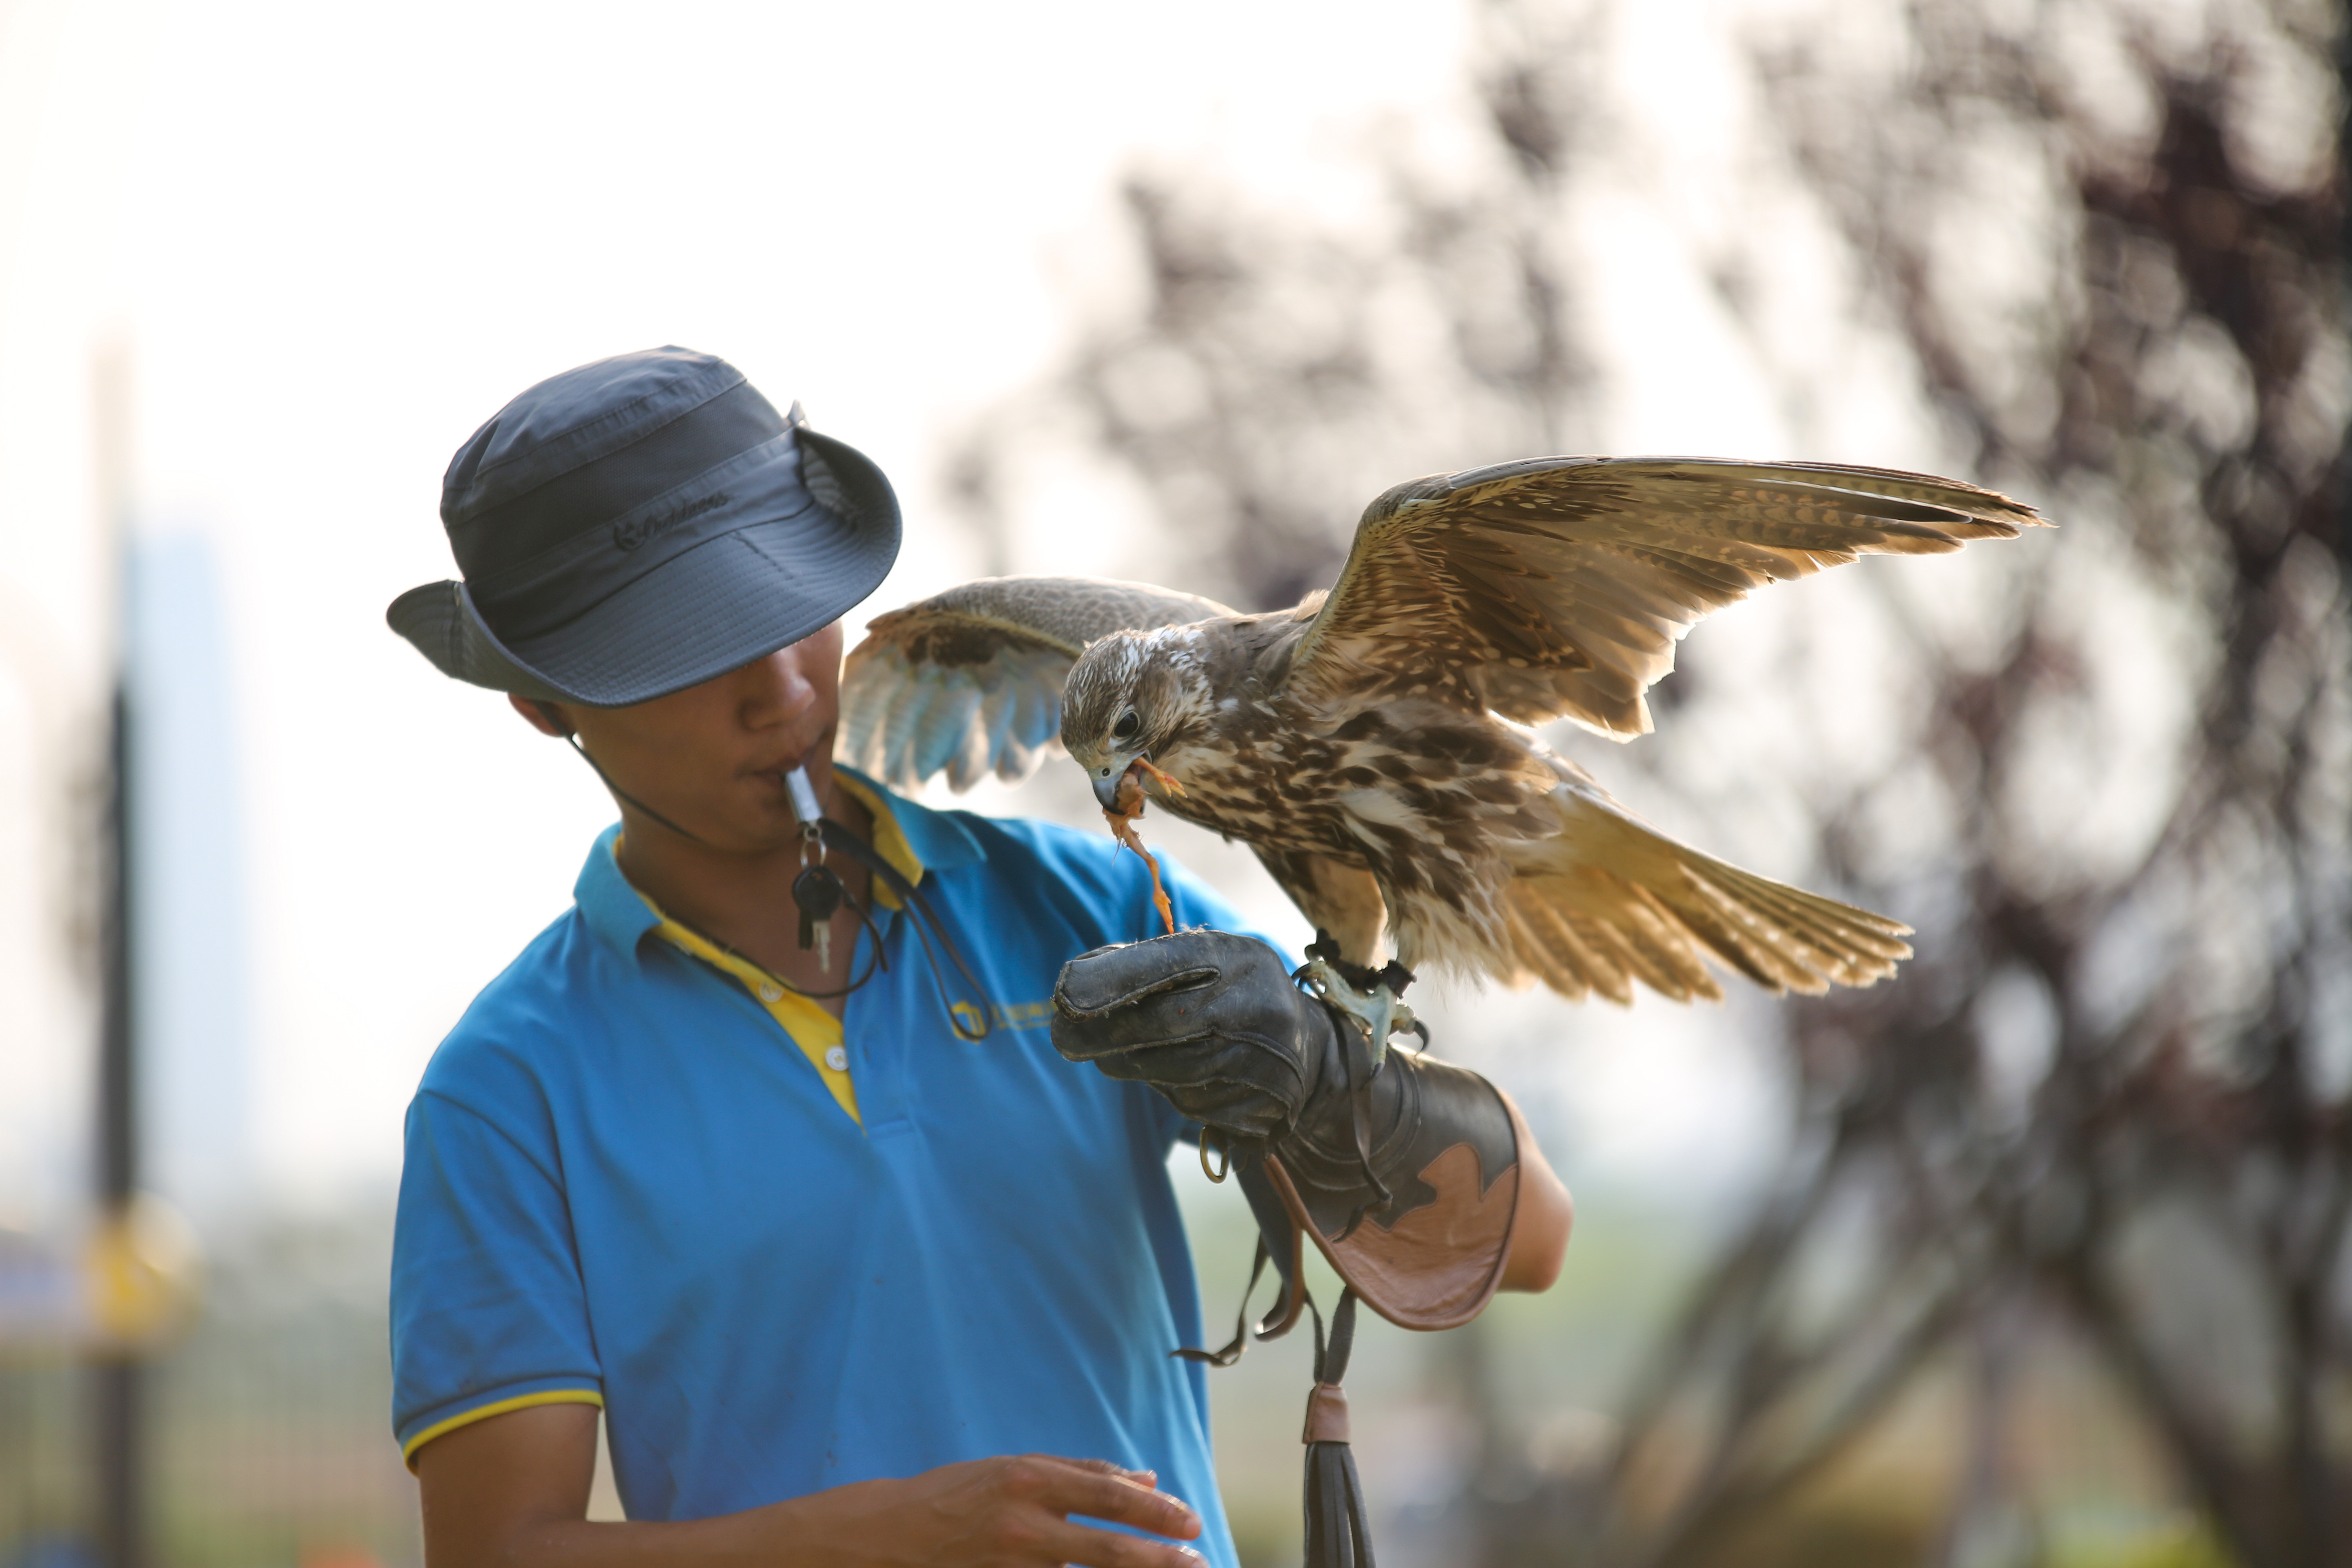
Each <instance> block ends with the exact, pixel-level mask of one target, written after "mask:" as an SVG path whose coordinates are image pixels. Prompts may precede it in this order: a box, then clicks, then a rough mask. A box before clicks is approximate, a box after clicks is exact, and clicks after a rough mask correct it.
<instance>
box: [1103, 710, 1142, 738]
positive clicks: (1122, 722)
mask: <svg viewBox="0 0 2352 1568" xmlns="http://www.w3.org/2000/svg"><path fill="white" fill-rule="evenodd" d="M1142 728H1143V721H1142V720H1141V719H1140V718H1139V717H1137V715H1136V711H1135V710H1134V709H1132V708H1130V709H1129V710H1127V711H1126V712H1124V713H1122V714H1120V715H1119V716H1118V723H1116V724H1114V725H1112V726H1111V730H1110V738H1111V739H1112V740H1114V741H1132V740H1134V739H1135V732H1136V731H1138V730H1140V729H1142Z"/></svg>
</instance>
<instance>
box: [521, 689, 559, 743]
mask: <svg viewBox="0 0 2352 1568" xmlns="http://www.w3.org/2000/svg"><path fill="white" fill-rule="evenodd" d="M507 700H508V701H509V702H510V703H512V704H513V705H514V710H515V711H516V712H518V713H520V714H521V715H522V716H523V718H524V720H525V721H527V722H528V723H529V724H530V727H531V728H532V729H534V730H536V731H539V732H540V733H541V734H542V735H552V736H554V737H555V738H556V739H557V740H559V741H561V740H563V739H565V738H567V737H568V736H570V735H571V733H572V726H571V725H570V724H568V723H566V722H564V719H563V710H562V709H561V708H558V707H557V706H556V705H555V704H554V703H552V702H548V701H543V700H541V699H539V698H536V697H517V696H516V695H515V694H514V693H513V692H511V691H509V692H508V693H507Z"/></svg>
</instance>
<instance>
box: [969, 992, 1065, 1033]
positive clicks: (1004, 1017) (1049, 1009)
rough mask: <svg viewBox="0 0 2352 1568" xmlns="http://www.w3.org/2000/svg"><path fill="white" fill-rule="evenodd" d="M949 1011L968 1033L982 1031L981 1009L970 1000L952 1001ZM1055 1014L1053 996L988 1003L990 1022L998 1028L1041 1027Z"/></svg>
mask: <svg viewBox="0 0 2352 1568" xmlns="http://www.w3.org/2000/svg"><path fill="white" fill-rule="evenodd" d="M948 1011H949V1012H950V1013H952V1014H954V1015H955V1020H956V1022H957V1023H959V1024H961V1025H962V1026H963V1032H964V1033H965V1034H967V1035H976V1034H978V1033H980V1022H981V1019H980V1009H979V1008H978V1007H975V1006H973V1005H971V1003H969V1002H955V1003H950V1005H949V1006H948ZM1053 1016H1054V1003H1053V1000H1052V998H1050V997H1049V998H1047V999H1046V1000H1045V1001H1043V1002H1014V1003H1012V1004H1009V1005H1008V1004H1005V1003H1003V1002H992V1003H990V1004H989V1005H988V1022H989V1024H990V1026H992V1027H993V1028H998V1029H1040V1028H1043V1027H1045V1025H1046V1024H1047V1023H1049V1022H1050V1021H1051V1020H1052V1019H1053Z"/></svg>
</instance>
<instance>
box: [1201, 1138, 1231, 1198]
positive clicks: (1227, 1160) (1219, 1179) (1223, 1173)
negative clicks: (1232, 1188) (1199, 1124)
mask: <svg viewBox="0 0 2352 1568" xmlns="http://www.w3.org/2000/svg"><path fill="white" fill-rule="evenodd" d="M1212 1138H1213V1139H1215V1140H1216V1141H1217V1154H1218V1156H1219V1163H1218V1165H1217V1168H1216V1169H1215V1170H1211V1169H1209V1140H1210V1139H1212ZM1233 1169H1234V1146H1233V1145H1232V1144H1230V1143H1228V1142H1225V1135H1224V1134H1223V1133H1222V1132H1220V1131H1217V1130H1216V1129H1215V1128H1213V1127H1203V1128H1202V1129H1201V1174H1202V1175H1204V1176H1206V1177H1208V1178H1209V1180H1210V1181H1211V1182H1213V1183H1215V1184H1219V1185H1223V1183H1224V1180H1225V1178H1226V1177H1227V1176H1229V1175H1231V1174H1232V1173H1233Z"/></svg>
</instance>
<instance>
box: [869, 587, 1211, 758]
mask: <svg viewBox="0 0 2352 1568" xmlns="http://www.w3.org/2000/svg"><path fill="white" fill-rule="evenodd" d="M1231 614H1233V612H1232V611H1231V610H1228V609H1226V608H1225V607H1224V606H1223V605H1220V604H1217V603H1215V602H1214V601H1213V600H1209V599H1202V598H1198V597H1196V596H1194V595H1191V594H1177V593H1171V592H1170V591H1169V590H1167V589H1165V588H1155V587H1152V586H1150V584H1144V583H1114V582H1108V581H1106V580H1104V579H1102V578H1098V577H984V578H982V579H981V580H980V581H979V582H977V583H966V584H962V585H961V587H955V588H950V589H949V590H948V591H947V592H946V593H944V594H935V595H932V596H931V597H929V598H928V599H923V600H920V601H919V602H917V603H915V604H912V605H908V606H906V608H904V609H899V610H892V611H890V612H889V613H888V614H887V615H882V616H876V617H875V618H874V620H873V621H872V623H871V624H869V625H868V626H866V640H865V641H864V642H861V643H859V644H858V645H857V647H856V648H854V649H852V650H851V652H850V655H849V658H847V659H846V660H845V661H844V662H843V665H842V672H841V730H840V737H839V741H838V742H837V746H836V750H837V751H838V752H839V754H840V756H841V758H842V759H843V760H844V761H845V762H847V763H849V764H850V765H851V766H853V767H856V768H859V769H862V770H863V771H865V772H866V773H870V774H872V775H873V776H874V777H876V778H877V779H880V780H881V781H882V782H883V783H885V784H888V785H889V786H890V787H891V788H893V789H898V790H912V789H919V788H920V787H921V786H922V785H923V784H925V783H926V782H928V781H929V779H930V778H931V776H932V775H933V774H935V773H939V772H940V770H941V769H945V770H946V772H947V775H948V784H949V785H950V787H951V788H954V789H959V790H961V789H969V788H971V786H972V785H973V784H977V783H978V782H979V781H980V779H981V776H982V774H984V773H991V772H993V773H995V774H996V775H997V776H998V777H999V778H1002V779H1004V780H1006V781H1008V782H1016V781H1018V780H1021V779H1024V778H1026V777H1027V776H1028V775H1029V774H1030V773H1032V772H1034V771H1035V769H1036V766H1037V764H1038V763H1039V762H1040V761H1042V760H1043V758H1044V757H1045V753H1046V752H1048V751H1050V750H1053V749H1055V748H1056V747H1057V746H1058V744H1059V742H1058V739H1057V738H1058V736H1059V735H1060V732H1061V723H1062V682H1063V680H1064V679H1066V677H1067V676H1068V675H1069V673H1070V666H1071V664H1072V663H1073V662H1075V661H1076V658H1077V657H1078V654H1079V653H1080V651H1081V650H1083V649H1084V648H1085V647H1086V646H1087V644H1088V643H1090V642H1092V641H1094V640H1095V639H1096V638H1097V637H1108V635H1110V634H1111V633H1112V632H1116V631H1144V630H1149V629H1150V628H1151V627H1154V626H1183V625H1186V624H1188V623H1190V622H1192V621H1201V620H1206V619H1208V618H1209V617H1210V616H1229V615H1231Z"/></svg>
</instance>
